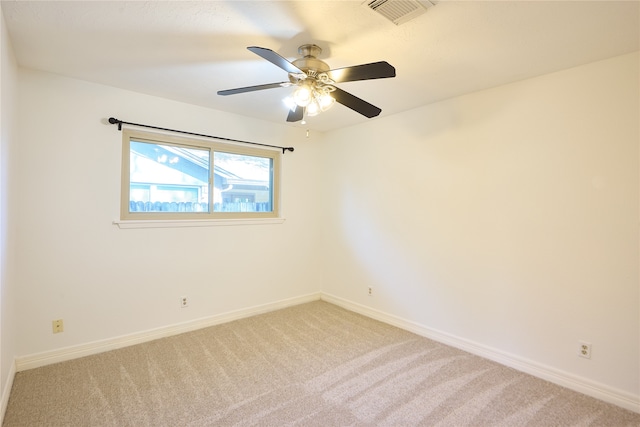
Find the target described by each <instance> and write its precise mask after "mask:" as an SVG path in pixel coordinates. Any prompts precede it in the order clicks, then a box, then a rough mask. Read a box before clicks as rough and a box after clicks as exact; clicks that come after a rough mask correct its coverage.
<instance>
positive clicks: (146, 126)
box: [109, 117, 293, 154]
mask: <svg viewBox="0 0 640 427" xmlns="http://www.w3.org/2000/svg"><path fill="white" fill-rule="evenodd" d="M109 123H111V124H112V125H115V124H116V123H117V124H118V130H122V125H123V124H125V125H132V126H140V127H143V128H149V129H158V130H164V131H169V132H176V133H183V134H185V135H194V136H202V137H205V138H212V139H219V140H222V141H230V142H239V143H241V144H251V145H260V146H262V147H270V148H280V149H281V150H282V154H284V152H285V151H291V152H293V147H281V146H279V145H269V144H260V143H259V142H251V141H241V140H239V139H231V138H223V137H221V136H213V135H204V134H201V133H194V132H187V131H184V130H175V129H167V128H161V127H158V126H151V125H141V124H140V123H131V122H125V121H122V120H119V119H116V118H115V117H109Z"/></svg>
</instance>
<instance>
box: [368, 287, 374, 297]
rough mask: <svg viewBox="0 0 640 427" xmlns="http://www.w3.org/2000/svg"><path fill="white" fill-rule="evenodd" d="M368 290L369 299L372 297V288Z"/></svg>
mask: <svg viewBox="0 0 640 427" xmlns="http://www.w3.org/2000/svg"><path fill="white" fill-rule="evenodd" d="M368 289H369V296H370V297H371V296H373V288H371V287H369V288H368Z"/></svg>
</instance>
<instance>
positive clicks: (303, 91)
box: [293, 84, 313, 107]
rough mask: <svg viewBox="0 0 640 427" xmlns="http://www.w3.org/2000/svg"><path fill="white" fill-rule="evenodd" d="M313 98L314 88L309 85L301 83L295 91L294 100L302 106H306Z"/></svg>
mask: <svg viewBox="0 0 640 427" xmlns="http://www.w3.org/2000/svg"><path fill="white" fill-rule="evenodd" d="M312 99H313V89H312V88H310V87H309V86H308V85H304V84H303V85H301V86H298V87H297V88H296V90H295V91H293V101H294V102H295V103H296V105H299V106H300V107H306V106H307V105H309V103H310V102H311V100H312Z"/></svg>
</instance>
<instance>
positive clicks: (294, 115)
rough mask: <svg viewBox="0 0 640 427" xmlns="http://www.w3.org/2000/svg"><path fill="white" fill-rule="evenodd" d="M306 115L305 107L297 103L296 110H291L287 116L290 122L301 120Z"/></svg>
mask: <svg viewBox="0 0 640 427" xmlns="http://www.w3.org/2000/svg"><path fill="white" fill-rule="evenodd" d="M303 117H304V107H301V106H299V105H296V109H295V110H289V115H288V116H287V121H288V122H299V121H300V120H302V118H303Z"/></svg>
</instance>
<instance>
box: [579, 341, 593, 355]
mask: <svg viewBox="0 0 640 427" xmlns="http://www.w3.org/2000/svg"><path fill="white" fill-rule="evenodd" d="M578 356H580V357H584V358H585V359H591V343H588V342H584V341H578Z"/></svg>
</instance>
